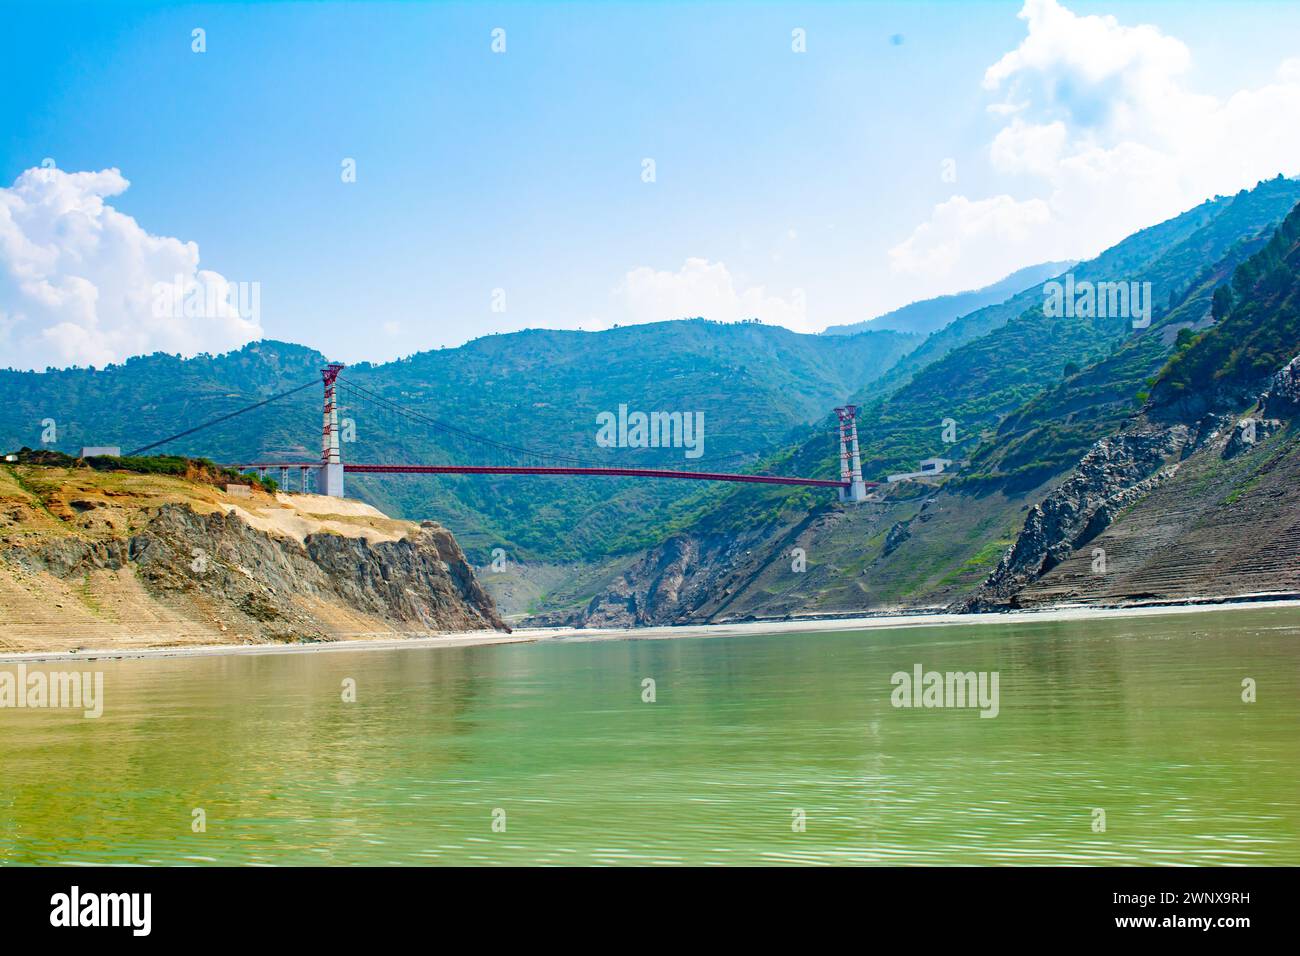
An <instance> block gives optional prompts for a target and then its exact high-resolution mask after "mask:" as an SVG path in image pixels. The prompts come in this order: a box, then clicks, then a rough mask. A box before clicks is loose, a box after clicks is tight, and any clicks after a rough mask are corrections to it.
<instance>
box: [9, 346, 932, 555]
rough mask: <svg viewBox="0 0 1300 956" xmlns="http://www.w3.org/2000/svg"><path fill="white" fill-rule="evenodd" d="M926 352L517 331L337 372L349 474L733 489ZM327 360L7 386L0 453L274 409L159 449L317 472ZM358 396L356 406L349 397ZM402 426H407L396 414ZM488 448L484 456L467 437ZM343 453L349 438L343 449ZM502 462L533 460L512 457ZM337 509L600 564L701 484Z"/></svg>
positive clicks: (69, 373) (506, 488)
mask: <svg viewBox="0 0 1300 956" xmlns="http://www.w3.org/2000/svg"><path fill="white" fill-rule="evenodd" d="M919 341H920V337H919V336H914V335H905V334H902V333H897V332H868V333H862V334H859V335H854V336H845V337H839V336H837V337H833V338H828V337H826V336H819V335H800V334H798V333H794V332H790V331H788V330H786V329H782V328H777V327H769V326H763V325H760V324H756V323H741V324H732V325H724V324H719V323H714V322H707V321H704V320H690V321H681V322H663V323H656V324H652V325H637V326H630V327H624V328H617V329H611V330H609V331H604V332H567V331H543V330H530V331H524V332H518V333H512V334H508V335H492V336H487V337H484V338H479V339H476V340H474V341H472V342H469V343H468V344H466V345H464V346H462V347H460V348H456V349H440V350H437V351H430V352H423V353H419V354H417V355H413V356H410V357H409V358H405V359H402V360H400V361H396V362H388V363H382V364H370V363H358V364H356V365H353V366H351V367H349V368H347V369H346V370H345V371H344V373H343V378H342V379H341V382H342V383H343V386H342V387H341V388H340V403H341V407H340V416H341V417H342V418H344V419H348V420H350V422H351V424H352V425H353V426H354V431H355V436H354V437H355V441H352V442H348V443H345V444H344V455H345V458H347V459H349V460H351V461H371V462H379V463H429V464H440V463H441V464H449V463H456V464H556V463H565V462H564V461H563V459H565V458H578V459H582V460H583V461H587V462H589V463H593V464H603V465H609V466H638V465H639V466H648V467H663V468H677V469H684V470H702V471H707V470H715V471H740V470H745V469H746V468H749V467H752V466H753V465H754V464H755V463H756V462H757V461H759V460H760V458H761V457H762V456H763V455H765V454H767V453H769V452H770V451H771V450H772V449H774V448H778V447H781V446H782V445H784V444H786V443H788V442H789V441H790V439H791V435H792V433H793V432H792V430H793V429H796V428H799V427H801V426H807V424H808V423H810V422H812V421H815V420H817V419H820V418H821V417H822V416H823V415H825V414H826V413H827V411H828V410H829V409H830V408H832V407H833V406H835V405H837V404H839V403H841V402H843V401H844V400H845V399H846V398H847V397H848V396H849V394H850V393H852V392H854V391H855V390H857V389H858V388H859V387H860V385H861V383H862V382H864V381H869V380H870V379H872V378H875V377H878V376H879V375H880V374H881V373H883V372H884V371H885V370H886V369H887V368H888V367H889V366H891V365H892V364H893V363H894V362H896V361H897V360H898V358H900V357H901V356H902V355H904V354H905V353H906V352H907V351H908V350H909V349H911V348H913V347H914V346H915V345H916V344H918V342H919ZM325 360H326V357H325V356H323V355H321V354H320V353H318V352H315V351H313V350H311V349H307V348H304V347H302V346H297V345H291V344H287V343H282V342H258V343H254V344H252V345H249V346H247V347H245V348H243V349H241V350H239V351H237V352H231V353H228V354H225V355H220V356H208V355H201V356H198V357H195V358H192V359H185V360H183V359H180V358H178V357H175V356H169V355H164V354H158V355H151V356H146V357H141V358H134V359H131V360H129V361H127V362H125V363H124V364H122V365H119V366H110V367H109V368H106V369H64V370H53V371H46V372H41V373H36V372H17V371H0V447H10V448H16V447H19V446H21V445H29V446H32V447H38V446H40V445H41V437H42V435H43V433H44V432H45V431H46V426H45V425H44V424H43V423H44V422H46V421H52V422H53V423H54V428H55V430H56V432H57V435H56V440H55V441H54V442H52V443H49V444H48V446H52V447H54V448H57V449H61V450H64V451H68V452H74V453H75V452H76V451H77V450H78V449H79V448H80V447H81V446H82V445H119V446H121V447H122V448H123V449H124V450H130V449H133V448H135V447H138V446H141V445H144V444H147V443H149V442H152V441H155V440H157V439H159V438H162V437H165V436H168V435H171V434H174V433H177V432H180V431H182V430H183V429H185V428H188V427H192V426H194V425H197V424H200V423H202V422H206V421H209V420H212V419H214V418H218V417H220V416H221V415H224V414H229V413H230V412H232V411H235V410H237V409H239V408H242V407H244V406H247V405H249V404H251V403H253V402H256V401H258V400H259V399H263V398H267V397H269V396H271V395H273V394H275V393H277V392H280V391H283V390H285V389H287V388H290V387H293V386H297V385H300V384H304V383H308V386H309V387H307V388H305V389H304V390H302V391H301V392H297V393H295V394H293V395H290V396H287V397H285V398H282V399H280V400H278V401H276V402H273V403H271V404H269V405H266V406H264V407H262V408H260V409H257V410H255V411H251V412H248V413H247V414H245V415H242V416H240V417H237V418H234V419H231V420H230V421H229V422H224V423H222V424H220V425H218V426H216V427H213V428H209V429H205V430H203V431H200V432H197V433H195V434H193V435H188V436H184V437H182V438H180V439H178V440H177V441H174V442H171V443H169V444H167V445H166V446H164V447H163V448H162V449H160V450H164V451H167V452H171V453H176V454H191V455H195V456H205V457H208V458H211V459H213V460H215V461H221V462H232V461H240V460H244V461H248V460H286V459H288V460H302V461H312V460H315V459H317V458H318V457H319V454H320V453H319V441H320V438H319V435H320V432H319V427H320V426H319V422H320V403H321V388H320V386H319V384H316V385H310V384H309V383H312V382H319V378H320V368H321V366H322V365H323V364H324V363H325ZM362 390H364V391H362ZM620 405H626V406H628V408H629V409H631V410H642V411H647V412H649V411H656V410H664V411H682V412H690V413H699V414H701V415H703V421H704V425H705V428H704V440H703V445H702V454H701V455H699V457H698V458H687V457H686V452H685V450H684V449H682V448H663V449H659V448H645V449H642V448H602V447H600V446H599V445H598V444H597V443H596V434H597V415H598V414H599V413H601V412H610V413H613V414H617V412H618V409H619V406H620ZM398 407H400V409H402V411H398V410H397V409H398ZM470 435H472V436H481V437H483V438H486V439H488V440H489V442H495V443H496V444H489V443H484V442H482V441H477V440H474V439H472V438H470V437H467V436H470ZM344 437H345V439H346V438H349V437H353V433H352V430H349V429H346V428H345V430H344ZM502 446H512V447H522V448H525V449H528V450H530V451H529V453H527V454H523V453H519V452H512V451H510V450H508V449H507V448H505V447H502ZM348 481H349V488H350V489H351V491H350V493H351V494H355V495H358V496H359V497H361V498H362V499H363V500H365V501H368V502H370V503H371V504H374V505H376V506H377V507H379V508H380V509H381V510H383V511H385V512H386V513H388V514H392V515H395V516H407V517H411V518H416V519H418V518H424V517H437V518H438V519H439V520H441V521H442V522H443V523H444V524H447V525H448V526H449V527H451V528H452V529H453V530H455V531H456V533H457V534H458V536H459V537H460V539H461V541H462V544H463V545H464V547H465V548H466V552H467V553H468V554H470V555H471V557H472V558H473V559H474V560H476V561H479V562H484V561H486V560H488V557H489V554H490V552H491V550H492V549H493V548H496V547H502V548H504V549H505V550H506V552H507V553H508V554H510V556H511V557H512V558H514V559H534V560H535V559H543V558H544V559H549V560H569V561H572V560H595V559H601V558H604V557H606V556H608V555H610V554H621V553H628V552H630V551H632V550H634V549H635V548H637V547H644V546H645V545H646V544H648V543H652V542H653V540H655V537H654V535H655V533H656V532H655V529H656V528H658V527H660V526H661V525H662V524H663V523H664V522H665V521H667V520H668V519H667V518H666V517H665V515H666V509H669V508H671V507H673V506H674V504H675V503H677V502H680V501H683V500H685V499H687V498H688V497H689V496H690V495H691V494H692V493H693V492H694V491H695V490H697V489H696V488H695V483H691V482H667V481H636V480H634V479H586V480H579V479H573V478H546V477H543V478H518V477H513V478H512V477H490V478H489V477H483V478H479V477H473V478H468V477H467V478H461V477H447V478H423V477H416V476H394V477H375V476H364V477H349V479H348Z"/></svg>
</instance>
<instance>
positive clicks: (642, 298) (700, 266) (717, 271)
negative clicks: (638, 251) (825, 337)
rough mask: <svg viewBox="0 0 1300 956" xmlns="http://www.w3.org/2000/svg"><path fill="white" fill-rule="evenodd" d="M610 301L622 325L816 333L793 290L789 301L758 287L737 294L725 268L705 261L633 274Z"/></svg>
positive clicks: (647, 269) (645, 268)
mask: <svg viewBox="0 0 1300 956" xmlns="http://www.w3.org/2000/svg"><path fill="white" fill-rule="evenodd" d="M614 297H615V299H616V301H617V304H618V310H617V314H618V316H619V318H618V321H619V322H623V323H641V322H660V321H663V320H665V319H683V318H694V317H696V316H700V317H703V318H706V319H713V320H715V321H718V322H735V321H737V320H740V319H753V318H757V319H761V320H762V321H763V322H764V323H766V324H768V325H783V326H785V327H786V328H789V329H794V330H796V331H809V332H810V331H815V330H814V329H813V328H812V327H811V326H810V325H809V323H808V317H807V315H806V312H807V309H806V307H805V304H804V299H803V296H802V294H801V293H799V292H798V291H797V290H796V291H795V293H794V294H792V295H791V297H790V299H788V300H787V299H783V298H781V297H780V296H776V295H770V294H769V293H768V292H767V290H766V289H765V288H764V287H763V286H761V285H758V286H746V287H745V288H743V289H737V287H736V281H735V279H733V277H732V275H731V272H730V271H729V270H728V269H727V267H726V266H725V265H724V264H723V263H721V262H710V261H709V260H707V259H696V258H692V259H687V260H686V262H685V263H683V264H682V267H681V269H679V270H678V271H676V272H667V271H659V270H655V269H651V268H649V267H648V266H641V267H639V268H637V269H633V270H632V271H631V272H629V273H628V274H627V275H626V276H624V277H623V281H622V282H621V283H619V285H618V287H617V288H616V289H615V290H614Z"/></svg>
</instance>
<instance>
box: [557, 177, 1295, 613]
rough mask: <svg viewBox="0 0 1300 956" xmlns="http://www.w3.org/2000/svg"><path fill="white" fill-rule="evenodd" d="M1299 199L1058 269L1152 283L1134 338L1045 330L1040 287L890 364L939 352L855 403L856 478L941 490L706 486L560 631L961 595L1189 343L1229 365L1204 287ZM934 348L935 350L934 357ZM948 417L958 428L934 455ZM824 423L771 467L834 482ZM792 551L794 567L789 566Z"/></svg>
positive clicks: (1205, 210)
mask: <svg viewBox="0 0 1300 956" xmlns="http://www.w3.org/2000/svg"><path fill="white" fill-rule="evenodd" d="M1297 202H1300V183H1297V182H1295V181H1292V180H1286V179H1282V178H1278V179H1274V180H1270V181H1267V182H1264V183H1261V184H1259V186H1257V187H1256V188H1255V189H1253V190H1249V191H1242V192H1241V193H1239V194H1238V195H1236V196H1233V197H1228V198H1224V197H1219V198H1216V199H1214V200H1211V201H1209V202H1207V203H1204V204H1202V205H1200V206H1198V207H1196V208H1195V209H1192V210H1189V211H1188V212H1187V213H1184V214H1182V215H1181V216H1178V217H1175V218H1174V219H1173V220H1170V221H1168V222H1166V223H1162V224H1160V225H1158V226H1155V227H1152V228H1150V229H1146V230H1143V231H1142V232H1140V233H1137V234H1135V235H1134V236H1131V237H1129V238H1128V239H1126V240H1124V241H1123V242H1121V243H1119V244H1118V245H1116V246H1115V247H1113V248H1112V249H1109V250H1107V251H1106V252H1104V253H1102V254H1101V255H1100V256H1098V257H1097V258H1096V259H1094V260H1091V261H1089V262H1085V263H1081V264H1079V265H1078V266H1076V267H1075V269H1074V270H1072V273H1073V277H1074V279H1075V280H1077V281H1078V282H1080V283H1082V282H1092V283H1101V282H1118V281H1121V280H1122V281H1124V282H1126V283H1128V282H1137V283H1139V284H1140V283H1145V282H1149V283H1151V292H1152V295H1153V296H1154V306H1153V308H1152V310H1151V314H1150V320H1151V321H1150V324H1149V325H1146V326H1144V327H1143V326H1142V322H1141V321H1140V320H1139V323H1138V324H1139V327H1137V328H1135V327H1134V324H1133V321H1132V318H1131V317H1113V316H1111V317H1100V316H1096V315H1076V316H1073V317H1068V318H1067V317H1053V316H1052V315H1049V314H1048V310H1047V309H1045V305H1046V301H1047V300H1046V297H1045V295H1044V292H1043V290H1041V289H1039V290H1033V291H1032V292H1030V293H1024V294H1021V295H1020V296H1017V297H1014V298H1013V299H1012V300H1011V301H1010V302H1008V303H1004V304H1001V305H998V306H991V307H987V308H986V309H984V310H980V311H977V312H975V313H971V314H970V315H968V316H964V317H962V318H961V319H959V320H957V321H956V322H954V323H953V324H952V325H950V326H949V327H948V328H947V329H945V330H943V331H942V332H940V333H936V335H932V336H930V338H929V339H927V341H926V344H925V345H923V346H922V347H921V348H920V349H918V350H916V351H915V352H912V353H910V354H909V355H908V356H906V357H905V358H904V359H903V360H902V362H901V363H900V366H911V365H914V364H915V363H916V362H917V358H916V356H917V355H918V354H919V353H920V352H922V351H923V350H930V351H931V354H932V355H934V354H937V355H938V357H937V358H931V360H930V361H929V362H928V363H927V364H925V365H922V366H920V367H919V368H916V369H915V370H913V371H910V373H909V374H908V375H907V376H906V378H905V380H904V381H903V382H902V384H900V385H897V386H896V387H894V388H893V389H891V390H888V391H885V392H884V393H883V394H881V393H880V392H877V396H878V397H874V398H872V397H870V396H869V395H864V396H862V397H863V399H864V401H863V408H862V411H861V412H860V421H861V424H860V429H859V431H860V437H861V444H862V447H863V465H864V472H865V474H866V476H867V477H868V478H869V479H870V478H875V479H879V478H882V477H883V476H884V475H886V474H888V473H891V472H894V471H902V470H910V469H911V468H912V467H915V465H916V463H917V462H918V461H919V460H920V459H921V458H924V457H928V456H932V455H941V456H943V457H946V458H950V459H953V460H955V461H956V462H957V463H958V468H959V470H958V471H957V472H956V474H955V475H953V476H952V477H949V478H947V480H945V481H926V482H919V483H903V484H900V485H891V486H888V487H886V488H883V489H882V496H881V500H880V501H879V502H875V503H868V504H865V505H861V506H856V507H853V506H851V507H844V506H841V505H839V504H838V503H835V502H832V501H829V500H827V499H826V498H825V496H821V497H819V496H817V495H815V494H813V493H810V492H806V491H803V490H801V491H798V492H791V491H788V490H786V489H780V488H760V489H750V488H741V489H717V490H716V491H714V492H713V493H712V494H713V498H712V500H711V501H709V502H707V503H706V504H704V505H703V506H702V507H701V508H700V510H699V511H698V512H697V513H696V514H694V515H693V516H692V520H691V521H690V522H689V524H687V525H685V526H683V527H681V528H680V529H679V533H678V534H676V535H673V536H670V537H669V538H668V539H666V540H665V541H664V542H662V543H661V544H660V545H658V546H656V547H655V548H653V549H650V550H649V551H647V552H644V553H642V554H640V555H636V556H634V559H633V560H632V561H630V562H625V563H624V564H623V565H621V566H620V567H619V568H615V569H611V571H610V573H609V574H607V576H606V578H605V579H604V580H603V581H601V582H599V586H598V587H597V588H596V589H595V591H594V596H592V597H591V598H590V600H589V601H588V602H587V603H586V604H585V605H580V603H579V598H580V595H579V594H578V593H577V592H576V591H575V590H573V589H568V590H566V589H563V588H557V589H554V591H553V593H552V596H551V599H550V600H551V603H550V605H549V608H550V609H551V610H552V612H553V614H554V616H555V617H556V618H567V619H569V620H585V619H591V620H596V621H601V622H604V623H614V622H615V621H618V620H623V621H624V622H629V621H634V622H637V623H679V622H686V621H697V620H723V619H737V618H746V617H751V616H785V615H789V616H798V615H801V614H820V613H851V612H854V611H860V610H862V609H865V608H880V609H896V608H932V609H942V608H943V607H946V606H948V605H950V604H952V603H953V602H959V601H960V600H961V599H962V598H963V597H965V596H967V595H969V594H970V593H971V592H972V591H973V590H975V589H976V588H978V587H980V586H981V583H982V582H984V580H985V579H986V578H987V577H988V575H989V574H990V572H992V571H993V570H994V569H995V567H996V566H997V565H998V563H999V561H1000V559H1001V558H1002V556H1003V554H1004V552H1006V551H1007V550H1008V549H1009V548H1010V547H1011V545H1012V544H1013V543H1014V542H1015V541H1016V540H1017V539H1018V537H1019V536H1020V535H1021V534H1022V532H1023V530H1024V525H1025V518H1026V515H1027V513H1029V512H1030V510H1031V509H1032V508H1034V507H1035V506H1036V505H1038V504H1039V503H1041V502H1042V501H1044V500H1045V499H1046V498H1047V497H1048V496H1049V495H1050V494H1051V493H1052V491H1053V489H1054V488H1056V487H1057V486H1059V485H1060V484H1061V483H1062V482H1064V481H1066V480H1067V479H1068V477H1069V475H1070V474H1071V472H1072V471H1073V469H1074V468H1075V466H1076V465H1078V464H1079V462H1080V461H1081V458H1082V457H1083V456H1085V455H1086V454H1087V453H1088V452H1089V449H1090V448H1091V447H1092V446H1093V445H1094V444H1095V443H1096V442H1098V441H1099V440H1101V439H1103V438H1104V437H1105V436H1107V435H1108V434H1111V433H1113V432H1114V430H1115V429H1116V428H1117V427H1120V426H1121V425H1122V424H1123V422H1124V421H1126V420H1127V419H1128V418H1130V417H1131V416H1132V415H1133V414H1134V413H1135V411H1136V409H1137V407H1138V406H1139V405H1140V404H1141V403H1142V402H1143V401H1145V400H1146V399H1147V398H1148V392H1150V395H1151V396H1153V400H1154V396H1158V395H1163V394H1165V390H1167V389H1172V388H1173V385H1172V384H1165V385H1161V386H1159V387H1158V388H1156V389H1154V390H1153V389H1152V386H1151V385H1150V384H1149V382H1150V381H1154V380H1155V378H1156V376H1158V375H1160V374H1161V369H1162V368H1163V367H1164V365H1165V363H1166V362H1168V361H1169V359H1170V358H1171V356H1173V355H1174V354H1175V353H1176V352H1177V351H1178V350H1179V349H1182V348H1185V347H1186V345H1187V343H1188V342H1189V341H1196V342H1197V343H1200V342H1202V341H1205V342H1214V341H1218V342H1219V343H1220V344H1219V346H1218V348H1220V349H1222V350H1224V354H1225V355H1232V354H1235V353H1234V351H1233V348H1231V347H1229V346H1228V345H1226V344H1225V343H1226V342H1229V341H1235V340H1236V339H1237V338H1238V337H1239V335H1238V333H1235V332H1234V333H1232V334H1231V335H1230V336H1229V338H1227V339H1223V338H1220V337H1218V336H1216V337H1215V338H1213V339H1211V338H1210V337H1209V336H1208V335H1207V336H1206V337H1205V339H1198V338H1195V336H1197V334H1198V332H1199V331H1200V330H1203V329H1205V328H1207V327H1208V326H1210V325H1212V324H1213V323H1214V322H1215V313H1216V306H1215V305H1214V300H1215V298H1216V296H1217V298H1218V299H1219V302H1220V304H1219V306H1218V307H1217V311H1218V312H1220V314H1222V310H1223V309H1224V308H1225V305H1224V298H1225V297H1224V294H1223V293H1218V292H1216V289H1218V288H1219V287H1220V286H1221V285H1222V283H1223V282H1225V281H1226V279H1227V278H1228V277H1229V276H1231V275H1233V274H1234V272H1235V271H1236V270H1237V269H1238V267H1241V266H1242V264H1243V263H1244V262H1246V261H1248V260H1250V261H1254V256H1256V255H1257V254H1259V253H1260V251H1261V250H1262V249H1264V248H1266V247H1269V246H1270V244H1271V243H1272V242H1273V240H1270V236H1271V235H1272V233H1273V231H1274V230H1275V229H1276V228H1277V225H1278V223H1279V222H1280V221H1281V220H1282V219H1283V218H1284V217H1285V216H1286V215H1287V213H1288V212H1290V210H1291V209H1292V208H1293V207H1294V206H1295V205H1296V203H1297ZM1275 254H1276V249H1275ZM1274 281H1276V280H1274ZM1252 295H1254V296H1256V297H1257V295H1258V294H1257V293H1253V294H1252ZM1251 301H1254V299H1253V298H1252V300H1251ZM1235 308H1246V306H1236V307H1235ZM1225 334H1226V333H1225ZM965 335H969V336H970V337H969V338H968V339H966V340H965V341H960V340H961V339H962V337H963V336H965ZM936 336H941V337H943V338H944V340H945V344H944V345H942V346H932V343H934V341H935V339H936ZM1209 347H1210V346H1209V345H1200V348H1201V349H1205V348H1209ZM1288 347H1289V346H1288V345H1286V344H1282V345H1276V346H1275V345H1270V344H1264V343H1261V344H1259V345H1258V346H1257V349H1252V350H1250V351H1249V353H1248V354H1246V355H1245V357H1244V358H1242V359H1240V361H1241V362H1244V363H1246V365H1247V366H1248V367H1250V368H1254V369H1256V370H1258V369H1259V368H1262V367H1265V366H1267V365H1268V364H1270V363H1271V362H1273V361H1274V360H1276V359H1278V358H1279V357H1280V356H1283V355H1285V354H1286V349H1287V348H1288ZM1256 351H1257V352H1258V355H1256V354H1255V353H1256ZM1191 354H1192V353H1188V355H1191ZM1256 359H1258V361H1257V360H1256ZM1191 360H1192V359H1191V358H1188V359H1184V360H1183V361H1191ZM1180 365H1181V362H1180ZM1184 367H1186V366H1184ZM897 368H898V367H896V369H897ZM1169 374H1173V373H1169ZM1198 375H1202V376H1203V373H1198ZM896 377H897V371H894V372H891V373H889V374H888V375H886V376H885V377H884V379H881V380H877V383H876V385H875V386H873V390H874V389H878V388H879V387H880V383H881V382H882V381H884V382H887V381H889V380H891V379H894V378H896ZM1168 381H1169V382H1170V383H1172V382H1173V380H1172V379H1170V380H1168ZM945 420H948V421H949V422H950V423H951V425H952V427H953V429H954V430H955V435H952V436H951V437H954V438H955V441H952V442H950V443H949V442H945V441H944V437H945V434H944V432H945V429H944V424H943V423H944V422H945ZM828 426H829V422H826V421H824V422H822V423H820V424H819V427H818V428H817V429H815V430H814V432H813V433H811V434H810V437H809V438H808V439H807V440H805V441H804V442H802V443H800V444H798V445H796V446H794V447H792V448H791V449H790V450H788V451H787V452H785V453H783V454H782V455H781V463H782V467H790V468H792V469H793V470H795V471H797V472H800V473H808V474H818V473H819V469H820V473H823V474H831V473H832V472H833V467H834V466H833V464H832V463H831V462H828V461H827V457H828V456H827V453H826V452H827V448H828V446H829V445H830V442H831V439H829V437H828V436H827V435H826V434H825V430H826V429H827V427H828ZM795 549H798V553H801V554H802V555H803V556H804V562H803V564H804V567H803V569H802V570H799V571H796V570H794V564H795V561H794V560H793V559H792V557H791V555H793V554H795V553H796V550H795ZM591 583H592V582H587V584H588V585H590V584H591Z"/></svg>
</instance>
